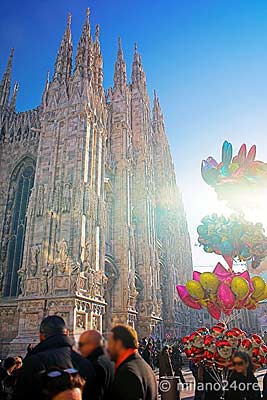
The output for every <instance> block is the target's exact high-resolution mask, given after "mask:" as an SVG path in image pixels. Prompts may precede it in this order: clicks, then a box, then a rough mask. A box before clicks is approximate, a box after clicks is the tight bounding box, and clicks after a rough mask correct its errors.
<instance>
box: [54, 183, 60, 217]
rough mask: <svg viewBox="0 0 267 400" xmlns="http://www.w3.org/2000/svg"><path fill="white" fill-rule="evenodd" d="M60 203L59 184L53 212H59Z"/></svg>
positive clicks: (56, 188) (55, 192) (56, 189)
mask: <svg viewBox="0 0 267 400" xmlns="http://www.w3.org/2000/svg"><path fill="white" fill-rule="evenodd" d="M59 201H60V187H59V184H57V186H56V187H55V190H54V198H53V210H54V211H55V212H59Z"/></svg>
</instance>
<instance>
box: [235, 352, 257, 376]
mask: <svg viewBox="0 0 267 400" xmlns="http://www.w3.org/2000/svg"><path fill="white" fill-rule="evenodd" d="M233 368H234V371H235V372H237V373H239V374H243V375H247V373H248V372H253V365H252V362H251V359H250V357H249V355H248V354H247V353H245V352H244V351H236V352H235V353H234V355H233Z"/></svg>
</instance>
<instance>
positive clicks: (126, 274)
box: [0, 10, 192, 356]
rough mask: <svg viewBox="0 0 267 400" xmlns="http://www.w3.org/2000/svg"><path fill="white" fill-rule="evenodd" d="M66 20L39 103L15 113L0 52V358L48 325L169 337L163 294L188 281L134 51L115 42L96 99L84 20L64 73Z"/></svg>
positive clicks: (172, 321) (161, 142) (158, 123)
mask: <svg viewBox="0 0 267 400" xmlns="http://www.w3.org/2000/svg"><path fill="white" fill-rule="evenodd" d="M70 25H71V18H70V17H69V18H68V23H67V27H66V31H65V33H64V36H63V39H62V42H61V44H60V47H59V50H58V54H57V58H56V62H55V68H54V74H53V76H52V77H51V79H50V78H49V76H48V78H47V82H46V85H45V89H44V92H43V96H42V100H41V104H40V105H39V106H38V107H37V108H36V109H33V110H29V111H26V112H16V94H17V90H18V84H17V83H15V85H14V90H13V93H12V94H10V90H11V69H12V61H13V50H12V51H11V54H10V58H9V61H8V65H7V69H6V72H5V73H4V75H3V78H2V81H1V84H0V138H1V139H0V174H1V179H0V235H1V243H0V355H2V356H4V355H6V354H7V353H10V352H11V351H15V350H16V351H18V350H20V351H23V349H25V347H26V345H27V344H28V343H30V342H32V341H34V340H35V339H37V334H38V324H39V323H40V320H41V319H42V318H43V317H44V316H46V315H49V314H58V315H60V316H62V317H64V319H65V320H66V322H67V324H68V326H69V329H70V331H71V333H72V334H73V335H79V334H80V333H82V332H83V331H84V330H85V329H89V328H95V329H99V330H101V331H102V332H103V333H106V332H108V331H109V329H110V327H111V326H112V325H113V324H116V323H118V322H122V323H128V324H131V325H132V326H134V327H136V329H137V331H138V333H139V335H140V336H141V337H144V336H150V335H152V336H154V337H161V336H163V335H166V334H173V335H181V334H182V333H183V327H181V325H182V323H183V321H182V318H180V317H179V315H180V310H181V309H182V305H181V304H180V302H179V301H178V298H177V296H176V293H175V284H176V283H178V281H180V282H181V281H184V280H185V279H186V277H188V276H189V275H190V274H191V271H192V259H191V247H190V239H189V234H188V229H187V223H186V217H185V212H184V208H183V204H182V198H181V194H180V192H179V189H178V187H177V184H176V178H175V171H174V166H173V162H172V158H171V153H170V148H169V144H168V140H167V136H166V133H165V128H164V122H163V115H162V111H161V108H160V104H159V99H158V97H157V95H156V93H154V105H153V110H152V112H151V108H150V101H149V97H148V93H147V89H146V76H145V73H144V69H143V65H142V61H141V57H140V55H139V53H138V51H137V48H136V47H135V51H134V59H133V64H132V76H131V82H130V83H128V82H127V76H126V64H125V61H124V57H123V51H122V47H121V43H120V41H119V45H118V54H117V60H116V63H115V72H114V85H113V87H112V88H110V89H108V90H107V92H106V93H105V91H104V88H103V61H102V54H101V49H100V41H99V27H98V26H97V27H96V31H95V35H94V38H93V36H92V34H91V31H90V23H89V10H87V13H86V20H85V23H84V26H83V30H82V34H81V37H80V40H79V43H78V46H77V51H76V58H75V63H74V66H73V64H72V56H73V54H72V53H73V49H72V39H71V26H70Z"/></svg>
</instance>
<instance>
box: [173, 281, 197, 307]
mask: <svg viewBox="0 0 267 400" xmlns="http://www.w3.org/2000/svg"><path fill="white" fill-rule="evenodd" d="M176 289H177V292H178V294H179V296H180V298H181V300H182V301H183V302H184V303H185V304H186V305H187V306H188V307H191V308H194V309H195V310H201V308H202V307H201V305H200V304H199V303H198V302H197V301H196V300H195V299H193V297H192V296H190V294H189V293H188V291H187V289H186V287H185V286H182V285H177V286H176Z"/></svg>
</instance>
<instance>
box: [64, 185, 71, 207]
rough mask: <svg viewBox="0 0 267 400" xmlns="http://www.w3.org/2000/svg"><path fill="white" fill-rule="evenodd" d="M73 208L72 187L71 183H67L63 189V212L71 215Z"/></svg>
mask: <svg viewBox="0 0 267 400" xmlns="http://www.w3.org/2000/svg"><path fill="white" fill-rule="evenodd" d="M70 206H71V185H70V183H65V185H64V189H63V198H62V212H63V213H69V212H70Z"/></svg>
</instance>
